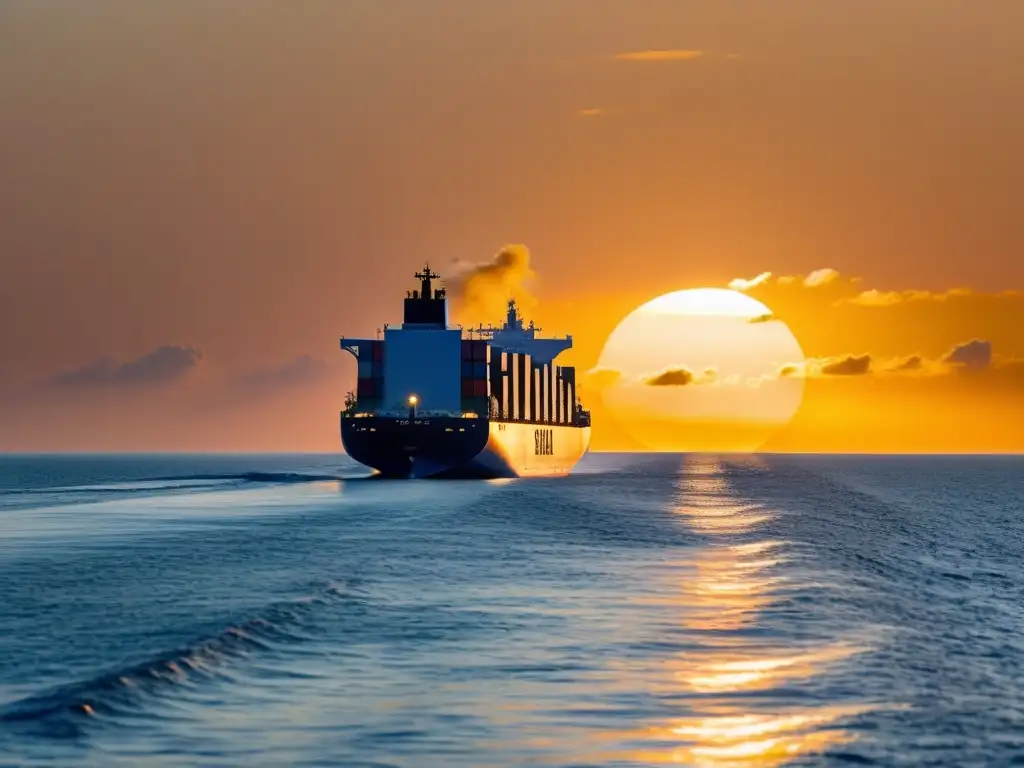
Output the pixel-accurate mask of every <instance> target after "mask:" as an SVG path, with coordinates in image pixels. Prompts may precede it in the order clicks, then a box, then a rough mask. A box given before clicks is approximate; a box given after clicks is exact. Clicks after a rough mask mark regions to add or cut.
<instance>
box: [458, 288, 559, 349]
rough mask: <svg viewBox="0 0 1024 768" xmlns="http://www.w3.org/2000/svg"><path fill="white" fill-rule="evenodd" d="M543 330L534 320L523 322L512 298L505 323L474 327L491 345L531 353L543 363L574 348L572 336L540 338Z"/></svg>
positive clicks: (477, 333) (474, 331) (475, 332)
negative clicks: (499, 325) (495, 325)
mask: <svg viewBox="0 0 1024 768" xmlns="http://www.w3.org/2000/svg"><path fill="white" fill-rule="evenodd" d="M541 330H542V329H541V328H538V327H537V326H535V325H534V324H533V321H532V320H531V321H530V322H529V324H524V323H523V318H522V315H521V314H520V313H519V309H518V308H517V307H516V300H515V299H509V301H508V310H507V313H506V315H505V324H504V325H503V326H501V327H500V328H495V327H494V326H493V325H491V326H483V325H480V326H478V327H477V328H474V329H473V333H474V334H476V335H478V336H479V337H480V338H482V339H489V340H490V342H491V345H492V346H494V347H498V348H500V349H501V350H502V351H505V352H518V353H520V354H526V355H529V356H530V357H531V358H532V359H533V360H534V361H535V362H537V363H539V364H541V365H543V364H544V363H550V362H551V361H552V360H554V359H555V358H556V357H558V356H559V355H560V354H561V353H562V352H564V351H565V350H567V349H571V348H572V336H563V337H562V338H558V337H551V338H537V334H538V333H539V332H540V331H541Z"/></svg>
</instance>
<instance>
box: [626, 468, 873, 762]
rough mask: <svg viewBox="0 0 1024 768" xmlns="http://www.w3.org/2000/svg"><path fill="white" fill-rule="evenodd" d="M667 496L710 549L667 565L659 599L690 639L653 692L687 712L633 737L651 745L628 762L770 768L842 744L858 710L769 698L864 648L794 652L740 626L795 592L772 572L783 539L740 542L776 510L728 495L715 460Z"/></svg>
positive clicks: (804, 647) (810, 647) (692, 471)
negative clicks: (670, 574)
mask: <svg viewBox="0 0 1024 768" xmlns="http://www.w3.org/2000/svg"><path fill="white" fill-rule="evenodd" d="M691 461H694V460H691ZM678 488H679V496H678V502H677V504H676V506H675V507H674V509H673V510H672V511H673V512H674V513H675V514H676V515H678V517H679V519H680V521H681V523H682V524H683V525H686V526H687V527H688V528H689V529H690V530H692V531H694V532H695V533H698V534H701V535H703V536H706V537H709V539H710V541H709V544H708V545H707V546H706V547H703V548H701V549H700V550H699V551H698V552H697V553H696V555H695V556H694V557H693V558H692V559H691V560H687V561H684V562H680V563H678V564H677V565H678V566H679V568H680V570H681V571H682V572H683V573H684V574H685V576H684V577H682V578H680V580H679V582H678V584H677V590H676V591H674V592H673V593H671V594H670V595H669V596H668V597H666V598H663V599H662V600H660V601H659V602H660V603H661V604H662V606H663V607H666V608H668V609H673V608H675V609H678V622H679V624H680V625H681V626H682V627H684V628H686V629H687V630H689V631H691V632H695V633H697V634H698V637H699V640H698V642H697V643H696V644H695V648H693V649H691V650H688V651H687V652H686V653H681V654H678V655H677V656H676V657H675V658H673V659H671V660H670V661H669V662H668V664H667V669H666V670H665V672H664V674H663V676H662V678H661V679H660V680H659V681H658V682H657V683H656V685H655V687H656V689H657V690H656V692H657V693H658V694H659V695H660V696H664V697H666V698H669V699H670V700H675V699H677V698H678V699H679V700H682V701H686V706H687V712H686V714H685V715H681V716H679V717H677V718H674V719H673V720H671V721H670V722H668V723H665V724H664V725H661V726H658V727H655V728H652V729H649V730H646V731H645V732H644V733H642V734H633V735H632V740H633V741H634V743H636V740H639V741H640V742H642V743H646V744H649V745H651V746H650V747H649V748H643V749H640V750H637V751H634V752H633V753H632V754H631V757H632V758H633V759H635V760H638V761H640V762H643V763H647V764H663V763H670V764H672V763H674V764H684V765H691V766H700V767H703V768H773V767H776V766H783V765H785V764H786V763H788V762H790V761H792V760H794V759H796V758H797V757H800V756H802V755H808V754H813V753H818V752H821V751H823V750H826V749H829V748H831V747H834V746H836V745H839V744H842V743H846V742H848V741H851V740H852V739H853V735H852V734H851V733H850V732H849V731H848V730H846V729H844V728H843V727H842V724H841V721H842V720H844V719H845V718H850V717H852V716H855V715H857V714H860V713H863V712H865V711H868V709H869V707H867V706H865V705H860V704H838V703H837V704H834V705H813V706H804V707H792V706H786V707H779V709H781V710H782V711H779V710H778V709H776V708H775V707H774V706H773V705H772V704H771V703H770V702H771V699H770V698H769V697H770V695H771V692H772V691H773V690H778V689H780V688H783V687H788V686H792V685H794V684H798V683H803V684H807V683H810V682H812V681H814V680H815V679H816V678H820V676H821V675H822V674H823V673H824V672H825V671H826V670H827V669H828V668H829V667H830V665H834V664H836V663H839V662H842V661H844V660H845V659H848V658H849V657H851V656H853V655H855V654H857V653H862V652H865V651H867V650H869V648H868V647H866V646H864V645H859V644H855V643H852V642H831V643H829V642H819V643H817V644H806V643H800V644H799V645H796V646H794V645H793V644H786V645H781V644H778V643H773V642H771V641H769V640H754V639H751V638H752V637H754V636H751V635H750V634H749V630H754V629H759V628H762V627H759V624H761V623H763V619H764V614H765V611H767V610H769V609H770V608H771V607H772V606H773V605H774V604H776V603H778V602H779V601H780V600H781V599H782V598H783V597H784V592H785V591H786V590H787V589H791V588H793V587H794V585H793V584H791V583H790V579H788V578H786V577H785V576H783V575H780V574H779V572H778V566H780V565H783V564H785V563H786V562H788V560H789V559H788V558H787V556H786V554H785V549H786V542H783V541H777V540H771V539H762V540H756V539H755V540H753V541H750V540H747V539H749V538H750V537H751V536H756V535H757V533H758V530H759V528H760V527H761V526H763V525H764V524H765V523H766V522H768V521H770V520H772V519H773V518H774V517H775V515H776V513H775V512H774V511H773V510H770V509H768V508H766V507H764V506H762V505H759V504H754V503H746V502H744V501H743V500H741V499H737V498H736V496H735V495H734V494H733V493H732V492H731V489H730V488H729V485H728V483H727V481H726V478H725V472H724V469H723V467H722V466H721V465H720V464H719V463H717V462H715V461H711V460H696V463H693V464H690V465H688V466H684V468H683V475H682V477H681V478H680V481H679V483H678ZM741 537H742V539H744V540H741V541H737V539H739V538H741ZM740 631H743V632H742V633H741V632H740ZM755 636H757V635H755ZM769 637H770V635H769ZM751 692H756V693H757V697H756V698H752V697H751V696H750V694H751ZM768 710H771V711H768ZM655 745H657V746H655Z"/></svg>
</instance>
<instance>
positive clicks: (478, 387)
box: [473, 379, 487, 397]
mask: <svg viewBox="0 0 1024 768" xmlns="http://www.w3.org/2000/svg"><path fill="white" fill-rule="evenodd" d="M473 397H487V379H474V380H473Z"/></svg>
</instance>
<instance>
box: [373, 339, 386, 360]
mask: <svg viewBox="0 0 1024 768" xmlns="http://www.w3.org/2000/svg"><path fill="white" fill-rule="evenodd" d="M383 359H384V342H383V341H378V342H375V343H374V345H373V360H374V362H377V361H379V360H383Z"/></svg>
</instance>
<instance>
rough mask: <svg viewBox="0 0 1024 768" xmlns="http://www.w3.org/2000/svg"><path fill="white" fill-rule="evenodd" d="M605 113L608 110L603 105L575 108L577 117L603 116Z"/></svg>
mask: <svg viewBox="0 0 1024 768" xmlns="http://www.w3.org/2000/svg"><path fill="white" fill-rule="evenodd" d="M607 114H608V110H606V109H604V108H603V107H588V108H586V109H578V110H576V116H577V117H604V116H605V115H607Z"/></svg>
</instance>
